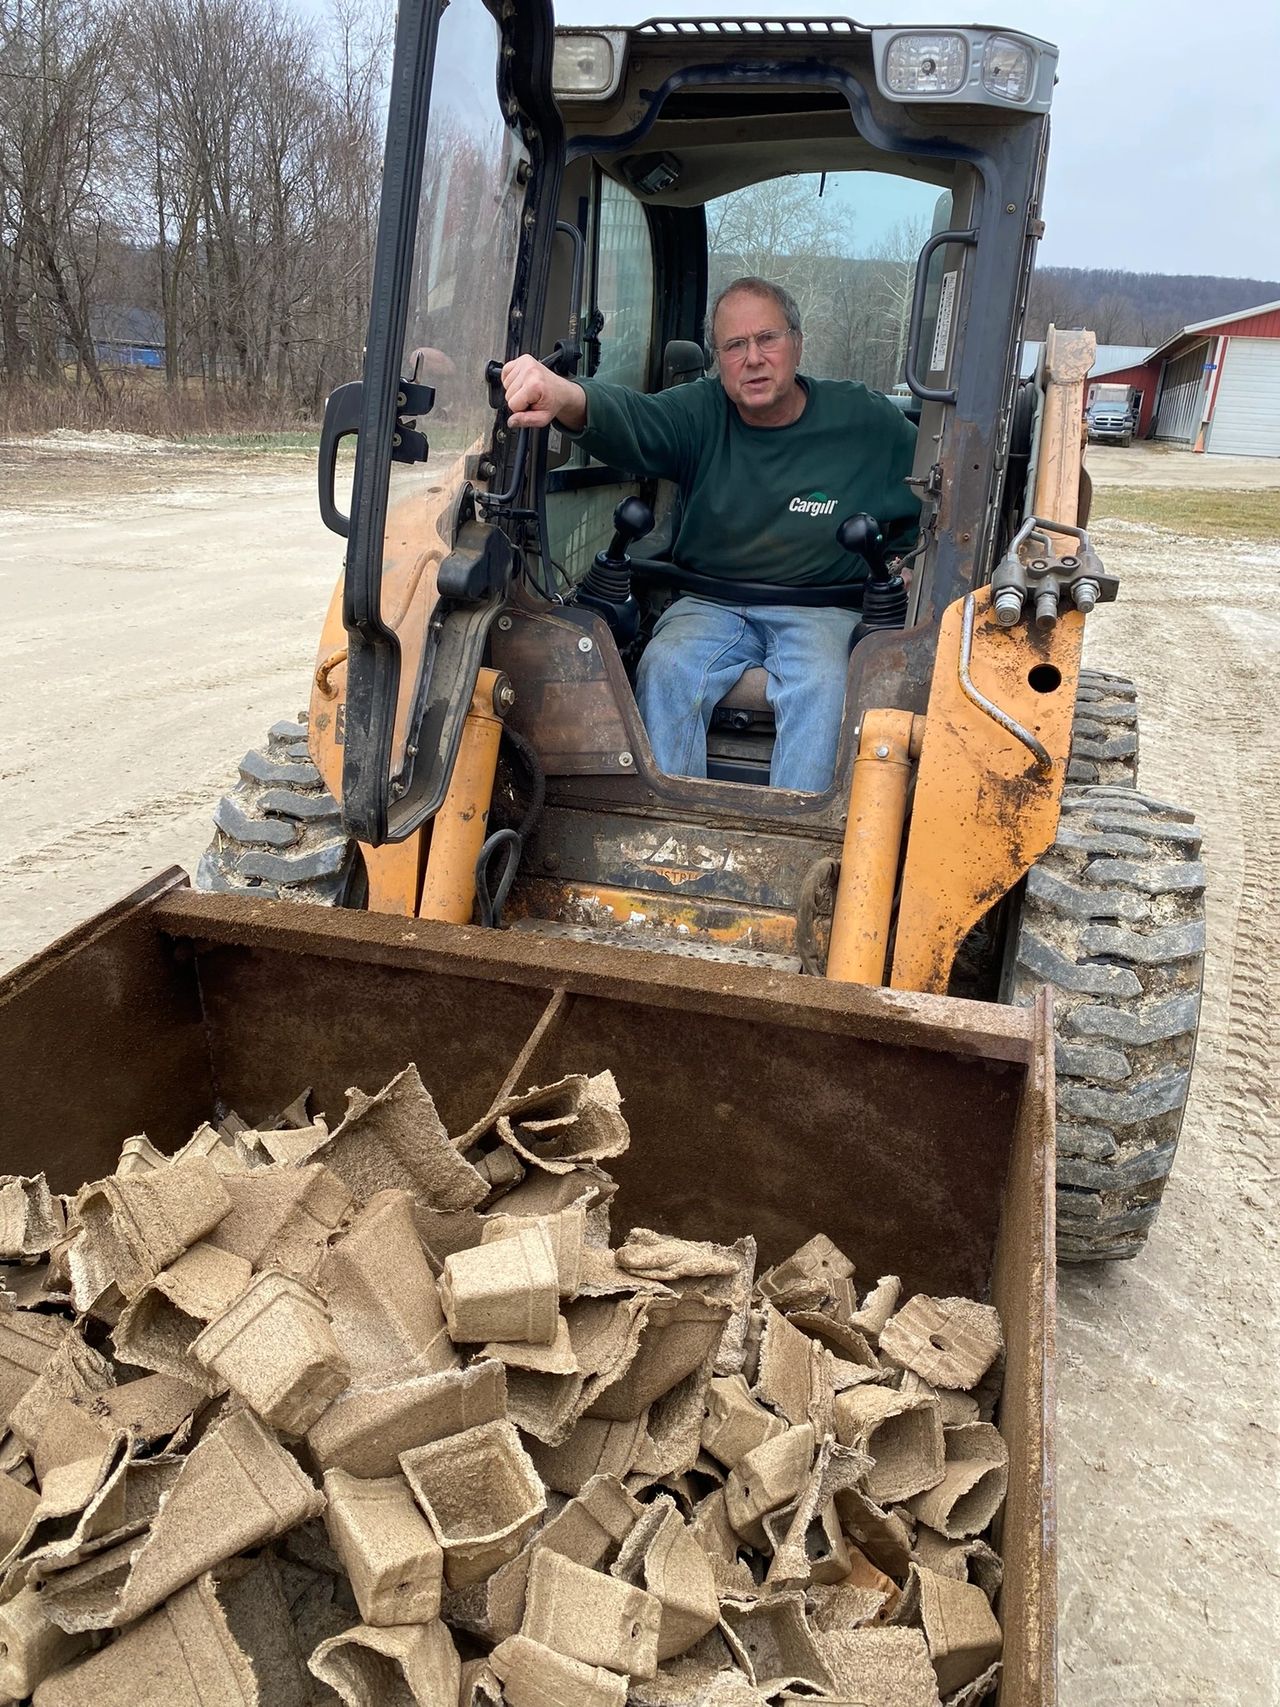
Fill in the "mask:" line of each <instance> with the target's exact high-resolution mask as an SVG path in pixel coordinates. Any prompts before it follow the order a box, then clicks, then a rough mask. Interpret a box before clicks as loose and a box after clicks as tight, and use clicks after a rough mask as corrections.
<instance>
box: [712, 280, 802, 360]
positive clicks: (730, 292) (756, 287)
mask: <svg viewBox="0 0 1280 1707" xmlns="http://www.w3.org/2000/svg"><path fill="white" fill-rule="evenodd" d="M739 292H742V293H743V294H744V295H746V296H767V297H768V298H769V299H770V301H771V302H775V303H776V304H777V305H778V307H779V308H780V309H781V310H782V313H783V315H784V317H785V319H786V322H787V331H788V332H796V333H798V332H799V331H800V309H799V307H798V305H797V303H796V299H795V297H794V296H792V294H791V292H790V291H789V290H787V289H786V288H785V287H784V286H783V285H780V284H774V282H773V280H772V279H761V278H757V277H756V276H755V275H754V274H753V273H749V274H748V275H747V276H746V277H745V278H741V279H734V280H733V282H732V283H731V284H727V285H726V286H725V287H724V289H723V290H722V291H721V292H720V294H719V296H717V297H716V299H715V301H714V302H713V303H712V305H711V317H710V319H709V320H708V321H707V342H708V343H709V344H710V346H711V350H712V353H713V354H714V353H715V348H716V315H717V314H719V312H720V304H721V303H722V302H723V301H724V299H725V298H726V297H727V296H736V295H738V293H739Z"/></svg>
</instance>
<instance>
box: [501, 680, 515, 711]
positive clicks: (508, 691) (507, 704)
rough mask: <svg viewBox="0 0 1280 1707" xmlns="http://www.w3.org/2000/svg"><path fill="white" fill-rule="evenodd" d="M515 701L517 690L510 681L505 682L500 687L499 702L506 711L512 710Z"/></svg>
mask: <svg viewBox="0 0 1280 1707" xmlns="http://www.w3.org/2000/svg"><path fill="white" fill-rule="evenodd" d="M515 703H516V690H515V689H514V688H513V687H512V685H511V683H510V682H503V684H502V686H501V687H500V688H499V689H498V704H499V705H500V706H501V707H502V709H503V710H504V711H510V710H511V707H512V706H513V705H514V704H515Z"/></svg>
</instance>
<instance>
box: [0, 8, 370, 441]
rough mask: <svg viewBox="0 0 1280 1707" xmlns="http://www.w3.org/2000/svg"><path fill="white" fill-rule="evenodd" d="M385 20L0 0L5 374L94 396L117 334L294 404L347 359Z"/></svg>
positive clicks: (10, 382) (311, 404)
mask: <svg viewBox="0 0 1280 1707" xmlns="http://www.w3.org/2000/svg"><path fill="white" fill-rule="evenodd" d="M388 32H389V14H388V12H387V11H386V9H385V7H384V6H383V4H382V0H331V11H330V13H329V16H328V18H327V19H326V20H325V22H324V23H322V24H317V25H311V24H308V23H305V22H303V21H302V20H301V19H299V18H298V17H297V16H296V15H295V14H294V13H292V12H291V11H290V10H289V9H288V8H287V6H286V5H285V4H283V3H282V0H256V3H254V4H250V5H246V4H245V3H244V0H134V3H132V4H125V3H124V0H0V378H2V379H3V381H4V383H5V385H6V386H7V387H10V388H12V387H24V386H25V387H56V386H59V385H61V384H62V383H63V382H64V381H65V379H66V378H67V377H68V375H69V373H73V374H74V377H75V378H76V379H78V380H79V381H80V382H81V384H82V385H83V387H85V388H87V389H88V391H89V392H90V393H91V394H92V395H94V396H96V397H97V399H98V400H99V401H100V402H101V403H103V404H104V405H105V404H106V403H107V402H108V401H109V397H108V375H107V373H106V372H105V371H104V370H105V368H106V365H107V364H106V361H105V360H104V346H105V345H107V344H108V343H109V342H110V341H111V340H112V339H113V338H115V339H116V340H118V341H123V342H135V343H137V342H145V343H148V344H152V345H158V346H159V347H160V349H161V351H162V353H161V354H160V355H159V357H158V358H157V359H158V360H159V361H160V362H161V363H162V369H163V382H164V385H165V386H166V387H167V388H168V389H169V390H171V391H175V392H180V393H181V394H182V396H184V397H187V398H190V397H192V396H193V395H195V396H199V395H200V394H201V393H210V392H218V393H222V394H223V395H226V396H232V395H234V396H235V397H236V398H237V399H239V400H241V401H244V400H248V401H250V402H252V401H253V400H254V399H257V398H263V397H266V396H268V395H269V396H273V397H275V398H277V399H283V400H286V401H287V403H288V405H289V406H291V407H292V408H294V409H296V410H297V411H298V412H299V413H300V414H305V415H307V416H314V414H315V413H316V411H317V410H318V409H319V407H320V406H321V404H322V402H323V399H324V397H325V395H326V393H327V392H328V391H329V390H330V389H331V388H332V386H333V385H334V384H335V383H337V382H338V381H340V380H344V379H349V378H351V377H352V376H353V375H354V374H356V373H357V372H358V371H359V365H360V352H361V347H362V344H363V341H364V334H365V329H366V325H367V320H368V305H369V274H370V262H371V255H372V246H373V234H374V229H375V224H376V217H377V195H378V178H379V163H380V153H381V142H382V122H383V111H384V88H383V79H384V76H385V71H386V66H387V63H388V59H389V34H388ZM126 309H127V310H129V313H127V314H126V313H124V312H122V311H124V310H126ZM139 310H142V311H144V312H143V314H142V316H141V318H140V317H139V313H138V311H139ZM140 327H145V329H146V330H145V332H140Z"/></svg>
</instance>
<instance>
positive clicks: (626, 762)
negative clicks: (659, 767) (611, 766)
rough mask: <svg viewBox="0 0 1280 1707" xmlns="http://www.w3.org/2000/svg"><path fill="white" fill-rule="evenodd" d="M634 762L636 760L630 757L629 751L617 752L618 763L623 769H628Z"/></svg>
mask: <svg viewBox="0 0 1280 1707" xmlns="http://www.w3.org/2000/svg"><path fill="white" fill-rule="evenodd" d="M635 762H636V761H635V759H634V758H633V757H632V755H631V754H630V753H619V754H618V763H619V764H620V765H621V766H622V768H623V770H624V771H627V770H630V769H631V767H632V765H633V764H635Z"/></svg>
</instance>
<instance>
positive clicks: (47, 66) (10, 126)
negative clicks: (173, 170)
mask: <svg viewBox="0 0 1280 1707" xmlns="http://www.w3.org/2000/svg"><path fill="white" fill-rule="evenodd" d="M119 23H120V20H119V13H118V11H117V10H116V8H115V6H114V5H113V3H112V0H107V3H106V4H104V5H102V6H95V5H91V4H89V0H26V3H25V4H24V3H22V0H0V60H2V61H3V64H4V75H3V77H0V221H2V224H0V336H2V337H3V358H4V370H5V373H6V374H7V375H8V376H9V377H11V378H25V377H27V376H28V375H29V374H31V373H32V372H35V373H38V374H39V376H40V377H42V378H44V379H45V380H57V379H58V378H59V377H60V373H61V362H60V346H61V345H62V344H64V343H65V344H66V345H67V346H69V348H70V352H71V355H72V358H73V359H74V361H75V363H76V367H77V370H78V371H79V372H82V373H83V374H84V376H85V377H86V378H87V379H88V381H89V383H90V385H91V386H92V387H93V389H94V391H95V392H96V393H97V394H98V395H99V397H100V398H101V399H102V400H103V401H104V402H105V400H106V387H105V384H104V382H103V378H102V373H101V370H100V367H99V363H98V359H97V351H96V348H95V340H94V325H93V322H94V311H95V306H96V302H95V283H96V279H97V274H98V270H99V266H100V262H101V259H102V252H103V246H104V243H105V242H108V241H110V240H111V239H113V238H114V237H115V236H116V234H117V229H118V228H117V219H116V212H117V210H116V208H115V206H114V205H113V197H112V190H113V187H114V185H115V183H116V178H117V165H118V160H117V154H118V150H119V147H120V143H121V129H120V123H119V109H120V91H119V83H118V78H119V74H120V71H121V61H120V53H119V39H120V29H119Z"/></svg>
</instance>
